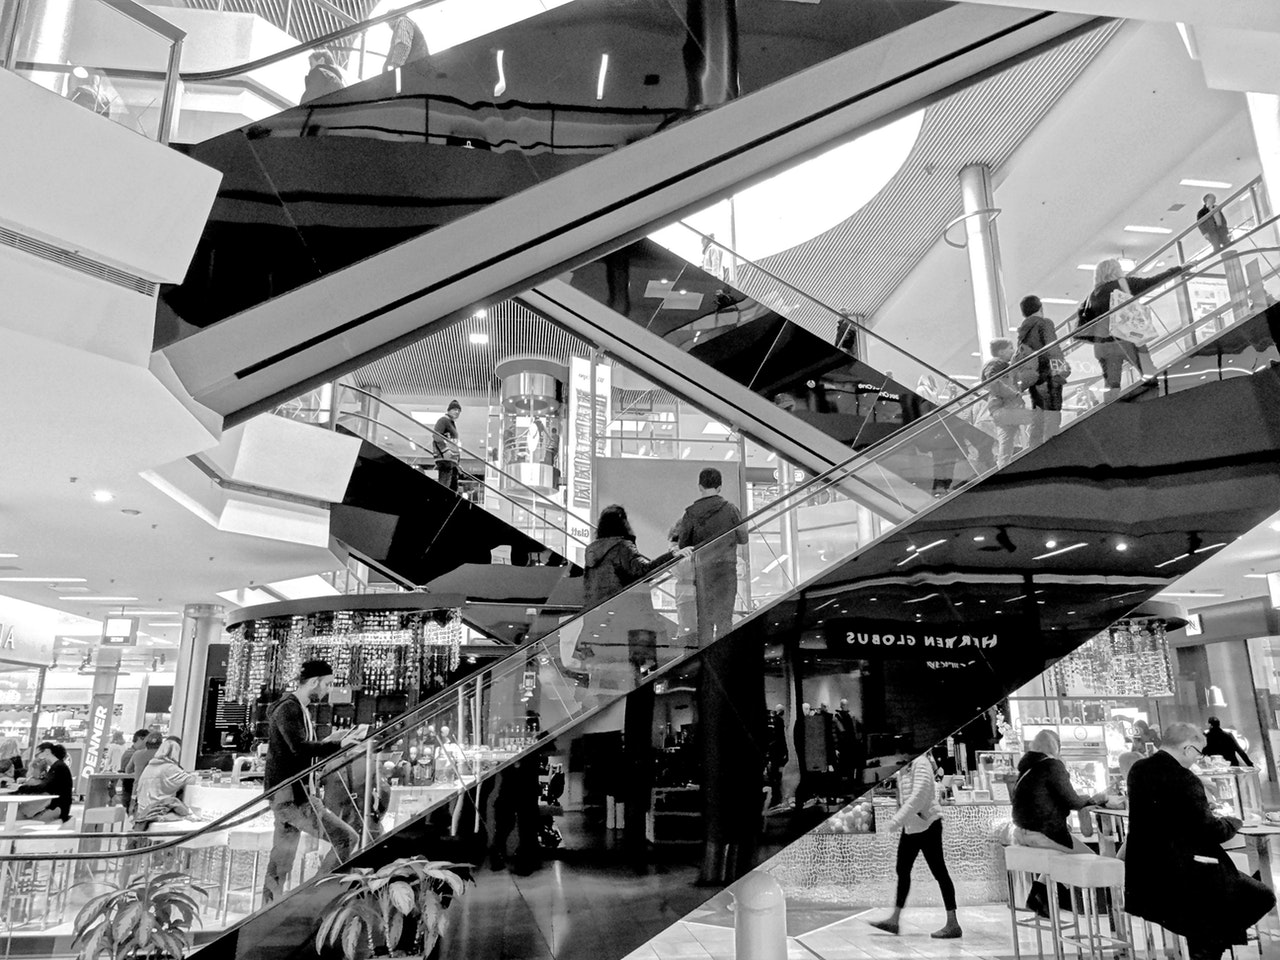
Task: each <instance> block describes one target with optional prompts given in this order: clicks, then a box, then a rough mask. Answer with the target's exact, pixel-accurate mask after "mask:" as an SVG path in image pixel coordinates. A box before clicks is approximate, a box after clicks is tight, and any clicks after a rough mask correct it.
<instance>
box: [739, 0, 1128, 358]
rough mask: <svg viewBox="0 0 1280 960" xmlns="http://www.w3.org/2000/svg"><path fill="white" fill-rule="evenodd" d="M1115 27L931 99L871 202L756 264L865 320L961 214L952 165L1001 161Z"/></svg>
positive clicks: (807, 307) (812, 316) (807, 314)
mask: <svg viewBox="0 0 1280 960" xmlns="http://www.w3.org/2000/svg"><path fill="white" fill-rule="evenodd" d="M1118 29H1119V24H1111V25H1108V26H1106V27H1102V28H1100V29H1098V30H1095V31H1092V32H1091V33H1088V34H1086V35H1084V36H1082V37H1079V38H1077V39H1076V40H1073V41H1071V42H1069V43H1066V44H1063V45H1061V46H1059V47H1055V48H1054V49H1053V50H1051V51H1049V52H1048V53H1045V54H1042V55H1040V56H1038V57H1035V58H1033V59H1031V60H1028V61H1026V62H1024V63H1021V64H1018V65H1017V66H1015V67H1012V68H1011V69H1009V70H1006V71H1003V72H1001V73H999V74H997V75H995V76H993V77H991V78H989V79H987V80H984V81H982V82H981V83H978V84H975V85H973V86H971V87H967V88H965V89H964V90H962V91H960V92H958V93H956V94H954V95H952V96H950V97H948V98H947V99H945V100H942V101H940V102H938V103H936V104H933V105H932V106H930V107H929V108H928V109H927V110H926V112H925V118H924V124H923V126H922V128H921V132H920V138H919V139H918V140H917V141H916V145H915V147H914V148H913V149H912V151H911V155H910V156H909V157H908V158H907V161H906V163H905V164H903V167H902V169H901V170H900V171H899V172H898V174H897V176H895V177H894V179H893V180H892V181H891V182H890V183H889V185H888V186H886V187H885V188H884V189H883V190H881V191H880V193H879V194H878V195H877V196H876V197H875V199H873V200H872V201H871V202H870V203H868V204H867V205H866V206H865V207H863V208H862V209H861V210H859V211H858V212H857V213H856V214H854V215H853V216H852V217H850V218H849V219H848V220H846V221H844V222H843V223H841V224H840V225H839V226H837V227H834V228H832V229H831V230H829V231H827V232H826V233H824V234H822V235H821V236H818V237H815V238H814V239H813V240H810V241H808V242H807V243H803V244H801V245H799V246H798V247H794V248H792V249H791V250H787V251H784V252H783V253H780V254H777V255H775V256H772V257H769V258H767V259H765V260H763V261H762V265H763V266H764V267H766V268H767V269H768V270H769V271H771V272H772V273H775V274H777V275H778V276H780V277H782V278H783V279H785V280H787V281H789V282H790V283H792V284H794V285H796V286H797V287H799V288H800V289H802V290H805V291H807V292H809V293H810V294H811V295H812V296H814V297H815V298H816V299H818V300H820V301H822V302H823V303H825V304H826V305H827V306H829V307H832V308H834V309H837V310H841V311H844V312H846V313H850V314H861V315H864V316H868V317H874V315H875V312H876V311H877V310H879V309H880V307H881V306H883V305H884V302H885V301H886V300H887V299H888V298H889V295H890V294H892V293H893V291H894V290H895V289H897V287H898V286H899V285H900V284H901V283H902V282H903V281H904V280H905V279H906V277H907V275H908V274H909V273H910V272H911V270H912V269H913V268H914V267H915V265H916V264H917V263H918V262H919V261H920V259H921V257H923V256H924V254H925V253H926V252H927V251H928V250H929V249H930V248H931V247H932V246H933V245H934V244H935V243H937V241H938V239H939V237H940V236H941V235H942V230H943V228H944V227H945V226H946V225H947V223H948V222H950V221H951V220H952V219H954V218H955V217H957V216H959V215H960V214H961V213H962V212H963V208H962V206H961V202H960V187H959V184H958V182H957V178H958V176H959V174H960V170H961V169H962V168H963V167H965V166H967V165H969V164H970V163H987V164H989V165H990V166H991V168H992V169H993V170H999V168H1000V167H1001V166H1002V165H1003V164H1005V163H1007V162H1008V160H1009V158H1010V157H1011V156H1012V155H1013V153H1014V151H1015V150H1016V149H1017V148H1018V146H1019V145H1020V144H1021V143H1022V142H1023V141H1024V140H1025V139H1026V138H1027V136H1028V135H1029V134H1030V133H1031V131H1032V130H1034V129H1035V127H1036V125H1037V124H1039V123H1040V121H1041V120H1043V119H1044V117H1045V116H1046V115H1047V114H1048V112H1049V111H1050V110H1051V109H1052V108H1053V106H1054V105H1055V104H1056V103H1057V102H1058V100H1059V99H1061V97H1062V96H1063V95H1064V94H1065V93H1066V92H1067V90H1069V89H1070V87H1071V85H1072V84H1073V83H1074V82H1075V81H1076V80H1077V79H1078V78H1079V77H1080V75H1081V73H1083V71H1084V70H1085V68H1086V67H1088V65H1089V64H1090V63H1091V62H1092V61H1093V59H1094V57H1096V56H1097V55H1098V53H1099V52H1100V51H1101V50H1102V48H1103V46H1105V44H1106V43H1107V41H1108V40H1110V39H1111V37H1112V36H1113V35H1114V34H1115V32H1116V30H1118ZM993 120H995V121H997V122H993ZM743 287H744V288H745V289H746V292H748V293H755V294H757V295H759V296H761V297H762V299H763V297H764V290H763V288H761V289H760V290H752V289H751V287H752V285H751V283H750V282H749V281H744V282H743ZM795 299H796V300H797V301H800V303H799V305H798V306H796V307H795V308H794V309H793V310H790V311H789V312H788V316H790V317H791V319H793V320H795V321H796V322H797V323H800V324H801V325H802V326H804V327H806V328H808V329H809V330H811V331H813V332H814V333H816V334H818V335H819V336H823V337H824V338H825V339H827V340H829V341H830V340H831V338H832V337H833V335H834V332H835V330H834V324H833V317H832V315H831V313H830V312H829V311H828V310H825V309H823V308H822V307H820V306H817V305H814V304H811V303H809V302H808V301H803V300H802V299H801V298H799V297H797V298H795Z"/></svg>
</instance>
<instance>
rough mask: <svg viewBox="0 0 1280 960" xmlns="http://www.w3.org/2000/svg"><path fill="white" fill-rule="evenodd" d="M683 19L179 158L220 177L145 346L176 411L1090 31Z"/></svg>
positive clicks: (391, 87) (599, 26)
mask: <svg viewBox="0 0 1280 960" xmlns="http://www.w3.org/2000/svg"><path fill="white" fill-rule="evenodd" d="M735 9H736V23H734V22H731V21H732V19H733V18H732V17H730V16H728V13H727V12H728V11H733V10H735ZM690 10H693V11H695V12H696V15H695V16H690V17H686V16H685V15H684V13H683V12H677V11H674V10H673V9H672V8H671V7H670V5H668V4H662V3H657V2H646V3H641V4H634V5H629V6H628V8H627V12H626V14H625V15H620V14H619V13H618V12H617V11H616V10H615V9H613V7H612V6H610V5H609V4H608V3H607V0H574V2H572V3H569V4H566V5H564V6H561V7H559V8H557V9H555V10H551V11H549V12H547V13H544V14H542V15H540V16H537V17H534V18H532V19H530V20H526V21H524V22H523V23H520V24H518V25H516V26H512V27H508V28H504V29H502V30H498V31H496V32H493V33H490V34H488V35H486V36H484V37H481V38H480V39H478V40H475V41H472V42H470V43H464V44H461V45H459V46H456V47H453V48H451V49H448V50H445V51H442V52H439V53H436V54H432V55H430V56H429V57H426V58H424V59H422V60H420V61H417V62H414V63H410V64H407V65H405V66H404V67H402V68H401V69H399V70H395V71H391V72H388V73H384V74H379V75H377V76H374V77H372V78H371V79H367V80H364V81H363V82H361V83H358V84H356V85H354V86H352V87H349V88H348V89H346V90H343V91H340V92H337V93H333V94H330V95H329V96H328V97H325V98H322V99H320V100H317V101H314V102H311V103H308V104H306V105H304V106H302V107H299V108H295V109H292V110H286V111H284V112H283V113H281V114H278V115H276V116H274V117H270V118H267V119H265V120H262V121H259V122H256V123H254V124H251V125H250V126H248V127H245V128H243V129H241V130H238V131H235V132H232V133H229V134H226V135H224V136H221V137H217V138H215V139H213V140H211V141H208V142H206V143H203V144H199V145H197V146H195V147H192V148H190V150H191V154H192V156H194V157H196V158H197V159H200V160H202V161H203V162H206V163H208V164H210V165H212V166H214V167H215V168H217V169H219V170H221V171H222V172H223V174H224V182H223V186H222V192H221V194H220V198H219V201H218V203H217V204H216V206H215V210H214V213H213V215H212V218H211V220H210V223H209V225H208V227H207V229H206V232H205V236H204V239H203V241H202V244H201V247H200V250H199V251H198V253H197V255H196V258H195V261H194V264H193V267H192V269H191V271H190V273H189V275H188V278H187V280H186V281H185V282H184V283H183V284H181V285H179V286H177V287H174V288H170V289H168V290H165V291H164V292H163V293H162V298H161V299H162V303H161V307H160V315H159V322H158V327H157V329H158V334H159V340H158V345H159V346H162V347H163V349H164V352H165V354H166V357H167V358H168V360H169V362H170V363H171V364H172V365H173V367H174V369H175V370H176V371H177V373H178V375H179V376H180V378H181V379H182V381H183V383H184V384H185V385H186V387H187V388H188V390H189V392H190V393H191V394H192V396H194V397H195V398H196V399H197V400H198V401H200V402H201V403H203V404H205V405H206V406H208V407H210V408H211V409H213V410H215V411H216V412H218V413H220V414H222V415H223V416H224V417H226V418H227V420H228V422H229V423H234V422H237V421H238V420H241V419H244V418H246V417H248V416H251V415H252V414H254V413H256V412H260V411H262V410H264V409H268V408H269V407H271V406H272V405H274V404H275V403H278V402H280V401H281V400H283V399H285V398H287V396H289V395H291V394H296V393H297V392H298V391H299V390H300V389H305V387H306V386H308V385H313V384H315V383H318V382H320V381H321V380H325V379H329V380H331V379H333V378H335V376H336V375H338V374H339V373H341V372H343V371H344V370H349V369H352V368H354V367H357V366H359V365H361V364H365V363H368V362H369V361H371V360H372V359H375V358H376V357H378V356H381V355H384V354H386V353H388V352H390V351H392V350H394V349H396V347H397V346H399V345H402V344H403V343H405V342H407V341H409V340H411V339H413V338H415V337H421V336H422V333H423V331H424V330H425V329H427V328H428V327H429V326H430V325H431V324H433V323H436V322H438V321H441V320H447V319H450V318H454V317H459V316H464V315H467V314H468V313H470V312H471V311H473V310H474V309H475V308H476V306H477V305H478V304H482V303H486V302H491V301H492V300H493V299H495V298H500V297H502V296H505V295H509V294H512V293H516V292H519V291H521V290H525V289H528V287H529V286H530V285H531V284H534V283H536V282H539V281H541V280H544V279H547V278H550V277H552V276H555V275H557V274H559V273H561V272H563V271H564V270H565V269H569V268H572V267H574V266H577V265H579V264H581V263H583V262H586V261H589V260H590V259H592V257H594V256H598V255H599V254H600V253H602V252H604V251H607V250H609V249H612V248H613V247H615V246H616V245H618V244H619V243H625V242H627V241H629V240H631V239H634V238H636V237H638V236H641V235H643V234H645V233H646V232H648V231H649V230H650V229H651V228H652V227H653V226H654V225H655V224H658V223H661V222H664V221H665V220H668V219H669V218H670V217H671V216H672V215H673V214H676V213H678V212H679V211H681V210H683V209H686V208H688V207H690V206H692V205H696V204H702V203H704V202H708V201H710V200H712V199H715V198H717V197H719V196H723V195H725V194H727V193H729V192H731V191H732V190H733V189H734V188H735V187H736V186H737V185H740V184H742V183H743V182H744V181H747V180H750V179H752V178H756V177H759V176H762V175H764V174H766V173H767V172H770V171H773V170H776V169H778V168H780V167H782V166H785V165H786V164H788V163H789V162H791V161H792V160H793V159H795V158H797V157H799V156H801V155H803V154H806V153H808V152H812V151H816V150H818V149H821V148H822V147H823V146H825V145H828V144H831V143H833V142H836V141H839V140H840V139H843V138H846V137H848V136H850V135H852V134H853V133H854V132H855V131H857V130H860V129H864V128H866V127H867V126H868V125H872V124H875V123H877V122H879V121H881V120H883V119H884V118H886V117H888V116H889V115H891V114H893V113H895V112H896V111H899V110H901V109H904V108H905V107H907V106H909V105H913V104H920V103H923V102H927V101H928V100H929V99H931V98H934V97H938V96H941V95H943V94H944V93H945V92H946V90H947V89H948V88H949V87H951V86H952V85H955V84H960V83H963V82H964V81H965V80H966V79H968V78H970V77H972V76H974V75H976V74H979V73H981V72H982V71H985V70H989V69H992V68H994V67H996V66H997V65H1000V64H1005V63H1008V62H1010V61H1011V60H1014V59H1016V58H1018V57H1022V56H1026V55H1028V54H1029V53H1031V52H1033V51H1036V50H1037V49H1040V48H1042V47H1043V46H1045V45H1050V44H1053V43H1056V42H1061V41H1062V40H1064V39H1066V38H1068V37H1070V36H1072V35H1075V34H1076V33H1079V32H1081V31H1084V30H1087V29H1088V28H1089V27H1090V26H1091V25H1094V24H1095V23H1096V22H1095V21H1093V20H1090V19H1088V18H1083V17H1076V16H1072V15H1067V14H1056V13H1054V14H1049V13H1029V12H1019V11H1012V10H1006V9H998V8H987V7H972V6H967V5H950V4H944V3H932V2H926V0H886V2H880V3H876V4H834V3H822V4H813V5H810V4H804V5H780V4H778V3H777V2H774V0H745V2H740V3H738V4H737V5H736V8H735V7H733V6H730V5H724V4H717V3H711V2H707V3H702V2H698V3H695V4H692V5H691V7H690ZM717 11H718V12H719V15H718V14H717ZM386 19H387V18H386V17H383V18H382V23H380V24H379V28H380V29H382V30H386V26H385V21H386ZM318 42H319V41H318ZM341 42H342V43H345V45H346V47H345V48H346V49H347V50H354V49H356V48H360V49H363V45H362V43H361V41H359V40H358V39H357V38H355V37H354V34H349V35H345V36H344V38H342V41H341ZM338 43H339V40H338V39H335V40H334V44H338ZM565 50H573V51H577V52H580V55H578V56H574V57H569V58H565V57H562V56H560V55H559V51H565ZM601 51H603V52H601ZM297 52H298V51H293V54H294V55H296V54H297ZM609 64H613V66H612V67H609V66H608V65H609ZM255 66H256V68H257V69H261V68H262V67H263V66H264V64H263V63H262V62H258V63H257V64H256V65H255ZM185 79H186V80H187V82H188V83H197V82H198V81H199V77H196V76H193V77H189V78H185Z"/></svg>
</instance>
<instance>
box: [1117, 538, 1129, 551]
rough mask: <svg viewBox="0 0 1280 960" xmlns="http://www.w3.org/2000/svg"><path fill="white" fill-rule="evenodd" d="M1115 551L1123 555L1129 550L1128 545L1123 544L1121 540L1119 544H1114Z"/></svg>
mask: <svg viewBox="0 0 1280 960" xmlns="http://www.w3.org/2000/svg"><path fill="white" fill-rule="evenodd" d="M1116 549H1117V550H1119V551H1120V552H1121V553H1124V552H1125V551H1126V550H1128V549H1129V545H1128V544H1127V543H1125V542H1124V541H1123V540H1121V541H1120V542H1119V543H1117V544H1116Z"/></svg>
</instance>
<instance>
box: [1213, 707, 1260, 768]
mask: <svg viewBox="0 0 1280 960" xmlns="http://www.w3.org/2000/svg"><path fill="white" fill-rule="evenodd" d="M1204 755H1205V756H1206V757H1222V759H1224V760H1226V761H1227V763H1229V764H1231V765H1232V766H1233V767H1235V766H1240V767H1252V766H1253V761H1252V760H1250V759H1249V755H1248V754H1247V753H1245V752H1244V750H1243V749H1241V747H1240V742H1239V741H1238V740H1237V739H1236V738H1235V737H1234V736H1232V735H1231V734H1230V733H1228V732H1227V731H1226V730H1223V729H1222V721H1221V720H1219V719H1218V718H1217V717H1210V718H1209V729H1208V730H1206V731H1205V732H1204ZM1237 759H1239V760H1240V763H1238V764H1237V763H1236V760H1237Z"/></svg>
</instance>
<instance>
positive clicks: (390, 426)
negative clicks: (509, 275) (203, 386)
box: [274, 383, 595, 556]
mask: <svg viewBox="0 0 1280 960" xmlns="http://www.w3.org/2000/svg"><path fill="white" fill-rule="evenodd" d="M274 412H275V414H276V415H277V416H282V417H286V418H288V419H290V420H301V421H303V422H305V423H313V424H316V425H317V426H322V427H325V428H327V429H330V430H333V429H337V428H338V427H342V428H344V429H346V430H348V431H350V432H351V433H353V434H355V435H356V436H358V437H360V438H362V439H365V440H368V441H369V442H371V443H374V444H376V445H378V446H379V447H381V448H382V449H384V450H386V451H387V452H388V453H391V454H393V455H395V456H396V457H398V458H399V459H401V460H403V461H404V462H405V463H407V464H409V465H410V466H412V467H414V468H416V469H420V470H422V471H423V472H426V473H429V472H430V471H431V470H432V469H434V466H435V463H436V452H435V443H436V441H437V440H439V441H441V442H442V443H443V444H445V445H446V446H452V447H454V448H456V450H457V451H458V454H459V461H458V462H459V466H458V478H459V494H460V495H462V496H465V497H467V499H470V500H472V501H473V502H475V503H477V504H479V505H481V506H483V505H484V503H485V501H486V499H487V498H489V497H493V498H495V499H496V500H497V501H498V502H499V503H500V504H501V505H502V506H501V508H500V510H499V511H498V512H499V514H500V515H501V516H502V518H503V519H504V520H506V521H507V522H508V523H510V524H511V525H512V526H513V527H515V528H516V529H518V530H521V531H522V532H524V533H527V534H528V535H529V536H531V537H534V538H536V539H538V540H539V541H540V542H542V543H543V544H544V545H545V546H547V547H550V548H551V549H553V550H555V551H556V552H557V553H560V554H561V555H565V556H567V555H568V551H569V550H570V548H571V547H575V546H576V547H579V548H584V547H586V545H587V543H589V542H590V540H591V538H592V537H593V536H594V531H595V525H594V524H593V523H591V522H589V521H588V520H586V519H584V518H577V517H576V515H575V525H576V526H578V527H580V529H581V532H578V533H575V532H573V531H572V530H570V529H569V523H568V522H567V519H568V512H567V511H566V508H565V505H564V504H563V503H560V502H558V501H556V500H554V499H552V498H551V497H550V496H548V495H547V494H546V493H545V492H543V491H541V490H538V489H537V488H535V487H532V486H530V485H529V484H527V483H525V482H524V481H522V480H521V479H520V478H519V477H517V476H515V475H514V474H512V473H510V472H508V471H506V470H504V469H502V467H500V466H498V465H497V464H494V463H491V462H489V458H488V457H486V456H485V455H484V454H482V453H480V452H479V451H475V450H471V449H469V448H467V447H465V446H463V445H462V444H459V443H458V442H457V440H455V439H453V438H450V437H445V436H444V435H442V434H440V433H438V432H437V431H436V430H435V428H434V427H431V426H428V425H427V424H425V423H423V422H422V421H420V420H417V419H415V418H414V417H413V416H412V415H410V414H408V413H406V412H405V411H403V410H401V409H400V408H399V407H397V406H395V405H394V404H391V403H388V402H387V401H386V400H384V399H383V398H382V397H381V396H379V395H378V394H376V393H374V392H372V391H370V390H366V389H365V388H363V387H358V386H355V385H353V384H348V383H336V384H326V385H324V386H322V387H317V388H316V389H314V390H312V391H310V392H309V393H306V394H304V395H302V396H301V397H297V398H295V399H293V400H290V401H288V402H287V403H284V404H281V405H280V406H278V407H277V408H276V409H275V411H274ZM477 468H478V469H477ZM490 472H492V474H493V477H492V478H491V477H490V476H489V474H490ZM495 480H496V482H495Z"/></svg>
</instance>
